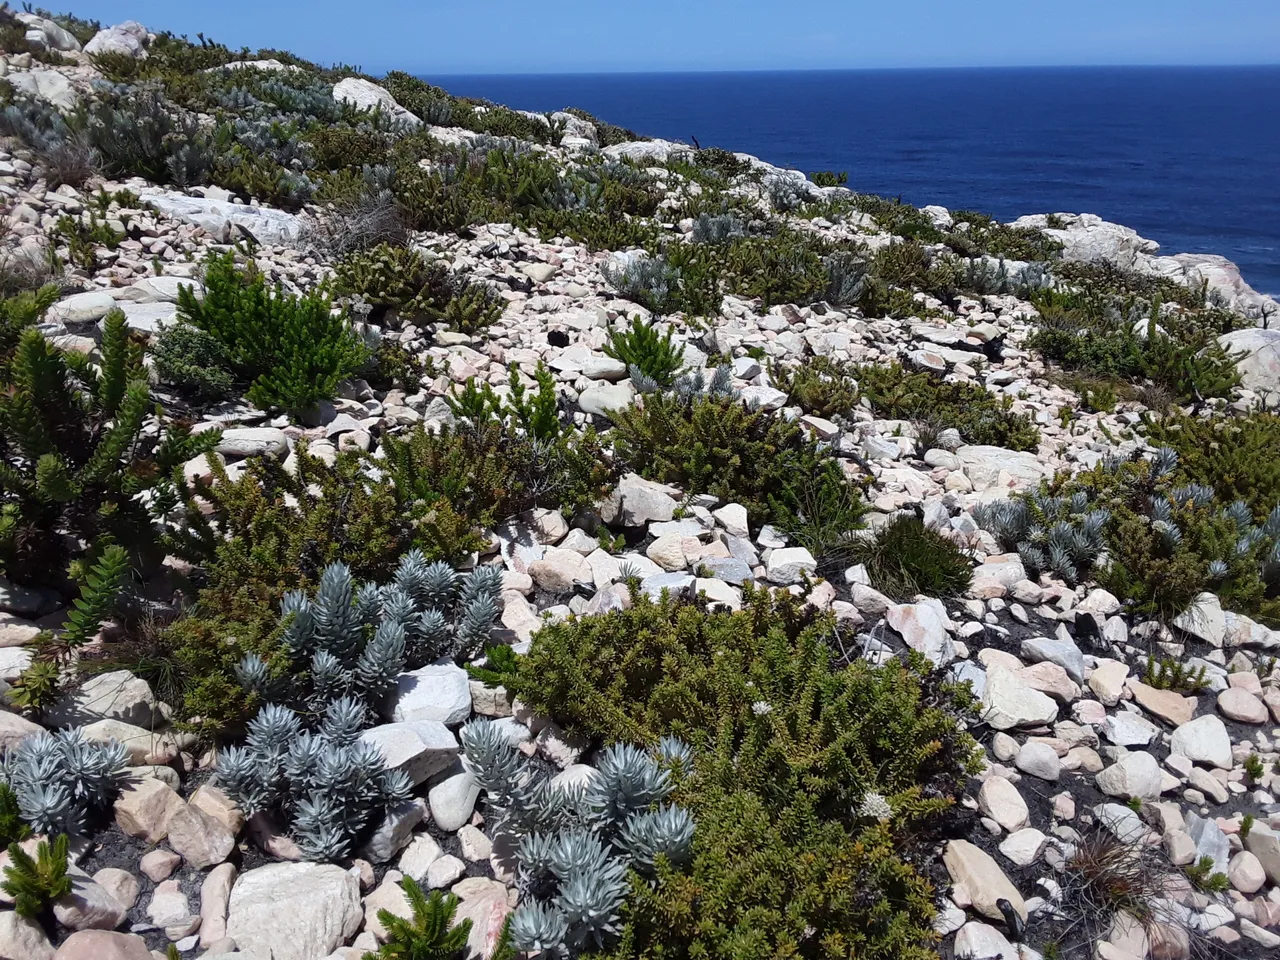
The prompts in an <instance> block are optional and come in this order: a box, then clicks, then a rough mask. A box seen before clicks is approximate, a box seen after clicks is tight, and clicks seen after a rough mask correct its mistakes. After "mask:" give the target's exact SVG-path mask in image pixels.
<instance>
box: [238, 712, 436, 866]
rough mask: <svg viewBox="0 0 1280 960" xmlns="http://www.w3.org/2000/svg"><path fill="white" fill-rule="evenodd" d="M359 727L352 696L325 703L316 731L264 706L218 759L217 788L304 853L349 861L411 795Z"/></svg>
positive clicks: (361, 717) (359, 717) (407, 781)
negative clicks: (276, 826) (269, 821)
mask: <svg viewBox="0 0 1280 960" xmlns="http://www.w3.org/2000/svg"><path fill="white" fill-rule="evenodd" d="M364 726H365V711H364V707H363V706H362V705H361V704H360V703H359V702H358V701H356V700H353V699H352V698H350V697H343V698H340V699H338V700H335V701H333V702H332V703H330V704H329V706H328V707H327V708H326V710H325V712H324V716H323V718H322V719H321V721H320V723H319V725H318V727H317V728H316V729H315V730H308V729H306V727H305V725H304V724H303V721H302V719H301V718H300V717H299V716H298V715H297V714H295V713H294V712H293V711H292V710H290V709H289V708H288V707H282V706H279V705H277V704H267V705H266V706H265V707H263V708H262V709H261V710H260V711H259V713H258V716H257V717H255V718H254V719H253V720H252V721H251V722H250V724H249V731H248V737H247V738H246V740H245V744H244V746H233V747H228V748H227V749H225V750H223V751H222V752H221V753H220V754H219V756H218V785H219V786H220V787H221V788H222V789H223V790H225V791H226V793H227V795H228V796H229V797H231V799H233V800H235V801H236V803H237V804H238V805H239V806H240V808H241V809H242V810H244V812H245V813H246V814H248V815H250V816H252V815H254V814H256V813H260V812H265V813H268V814H270V815H271V816H272V817H274V818H275V819H276V820H277V821H278V822H280V823H282V824H284V825H285V826H287V827H288V829H289V832H290V835H291V836H292V837H293V839H294V841H295V842H296V843H297V844H298V848H299V849H300V850H301V851H302V853H303V855H304V856H306V857H308V858H310V859H314V860H337V859H340V858H342V857H346V856H349V855H350V853H351V852H352V849H353V847H354V846H355V843H356V841H357V839H358V838H359V837H360V836H361V834H362V833H364V832H365V831H366V830H367V829H368V828H369V827H371V826H373V825H374V824H376V823H377V822H378V821H379V818H380V817H381V816H382V815H383V814H384V813H385V811H386V810H387V808H388V807H390V806H392V805H394V804H396V803H399V802H401V801H403V800H406V799H408V797H409V796H410V792H411V790H412V782H411V781H410V779H409V777H408V776H407V775H406V774H404V773H402V772H401V771H399V770H389V769H387V766H386V764H385V762H384V761H383V759H382V754H381V753H380V752H379V751H378V749H377V747H376V746H375V745H373V744H372V743H369V742H366V741H363V740H361V739H360V731H361V730H362V729H364Z"/></svg>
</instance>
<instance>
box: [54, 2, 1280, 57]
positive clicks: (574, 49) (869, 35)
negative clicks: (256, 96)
mask: <svg viewBox="0 0 1280 960" xmlns="http://www.w3.org/2000/svg"><path fill="white" fill-rule="evenodd" d="M40 5H42V6H49V7H56V8H57V9H59V10H60V9H62V6H61V5H60V4H55V3H51V2H49V0H45V2H43V3H41V4H40ZM68 5H69V6H70V7H71V9H72V11H73V12H74V13H76V14H78V15H79V16H82V17H89V18H96V19H98V20H101V21H103V22H104V23H108V24H110V23H117V22H119V21H121V20H127V19H134V20H139V21H141V22H142V23H144V24H146V25H147V27H148V28H150V29H152V30H171V31H173V32H175V33H186V34H189V35H191V36H193V37H194V36H195V34H196V33H197V32H200V31H203V32H204V33H205V35H206V36H208V37H211V38H213V39H215V40H219V41H221V42H223V43H226V44H227V45H229V46H232V47H239V46H242V45H245V46H249V47H252V48H255V49H257V48H258V47H276V48H281V49H288V50H292V51H293V52H295V53H297V54H299V55H301V56H305V57H307V58H309V59H311V60H315V61H318V62H321V63H326V64H327V63H333V62H336V61H343V62H346V63H353V64H357V65H359V66H361V67H363V68H364V69H365V70H366V71H368V72H370V73H383V72H385V71H387V70H391V69H402V70H408V71H410V72H412V73H427V74H433V75H439V74H449V73H572V72H599V71H652V70H796V69H833V68H856V67H920V66H931V67H948V66H1023V65H1046V66H1047V65H1096V64H1258V63H1280V0H1216V2H1206V0H808V2H805V0H640V2H632V3H617V2H608V0H605V2H601V0H595V2H591V0H559V2H538V0H469V2H468V0H453V2H447V0H446V2H440V0H360V2H352V0H310V2H291V3H283V2H270V0H212V2H206V0H68Z"/></svg>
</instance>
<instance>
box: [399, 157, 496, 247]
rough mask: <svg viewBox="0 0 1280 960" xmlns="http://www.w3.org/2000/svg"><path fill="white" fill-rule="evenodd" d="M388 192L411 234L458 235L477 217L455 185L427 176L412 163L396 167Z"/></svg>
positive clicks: (438, 174)
mask: <svg viewBox="0 0 1280 960" xmlns="http://www.w3.org/2000/svg"><path fill="white" fill-rule="evenodd" d="M391 189H392V191H393V192H394V193H395V197H396V201H397V203H398V204H399V205H400V207H401V209H403V211H404V214H405V217H406V219H407V220H408V221H409V223H410V225H411V226H412V227H413V228H414V229H415V230H429V231H432V232H435V233H458V232H461V231H463V230H465V229H466V228H467V227H468V226H469V225H470V224H471V223H472V222H474V218H475V216H476V215H477V213H478V211H473V210H472V203H471V198H470V197H468V196H467V194H466V193H465V192H464V191H463V189H462V187H461V185H460V184H459V183H458V182H457V181H448V182H447V181H446V180H445V179H444V177H443V176H441V174H440V173H439V172H438V171H434V170H433V171H431V172H427V171H426V170H423V169H422V168H421V167H419V166H418V165H417V164H416V163H414V164H401V165H398V166H397V167H396V169H395V175H394V176H393V177H392V181H391Z"/></svg>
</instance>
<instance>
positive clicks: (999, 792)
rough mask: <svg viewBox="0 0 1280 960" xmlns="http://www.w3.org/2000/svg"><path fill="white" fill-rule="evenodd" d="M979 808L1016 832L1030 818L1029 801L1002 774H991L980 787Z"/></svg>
mask: <svg viewBox="0 0 1280 960" xmlns="http://www.w3.org/2000/svg"><path fill="white" fill-rule="evenodd" d="M978 809H979V810H981V811H982V812H983V813H984V814H986V815H987V816H988V817H990V818H991V819H992V820H994V821H995V822H996V823H998V824H1000V826H1002V827H1003V828H1004V829H1005V830H1008V831H1009V832H1010V833H1014V832H1016V831H1018V830H1021V829H1022V828H1023V827H1025V826H1026V825H1027V823H1028V821H1029V819H1030V813H1029V812H1028V810H1027V801H1026V800H1024V799H1022V794H1021V793H1019V792H1018V788H1017V787H1015V786H1014V785H1013V784H1012V783H1010V782H1009V781H1008V780H1006V779H1005V778H1004V777H1001V776H990V777H988V778H987V779H986V780H984V781H982V786H981V787H979V788H978Z"/></svg>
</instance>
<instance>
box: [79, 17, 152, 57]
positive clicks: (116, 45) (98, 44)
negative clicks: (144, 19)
mask: <svg viewBox="0 0 1280 960" xmlns="http://www.w3.org/2000/svg"><path fill="white" fill-rule="evenodd" d="M146 44H147V28H146V27H144V26H143V25H142V24H140V23H138V22H137V21H136V20H126V21H125V22H124V23H121V24H118V25H116V26H114V27H107V28H106V29H103V30H99V31H98V32H97V33H95V34H94V35H93V37H92V38H91V39H90V40H89V42H88V43H86V44H85V45H84V52H85V53H87V54H91V55H97V54H100V53H115V54H120V55H123V56H126V57H133V59H135V60H145V59H146V56H147V47H146Z"/></svg>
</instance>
